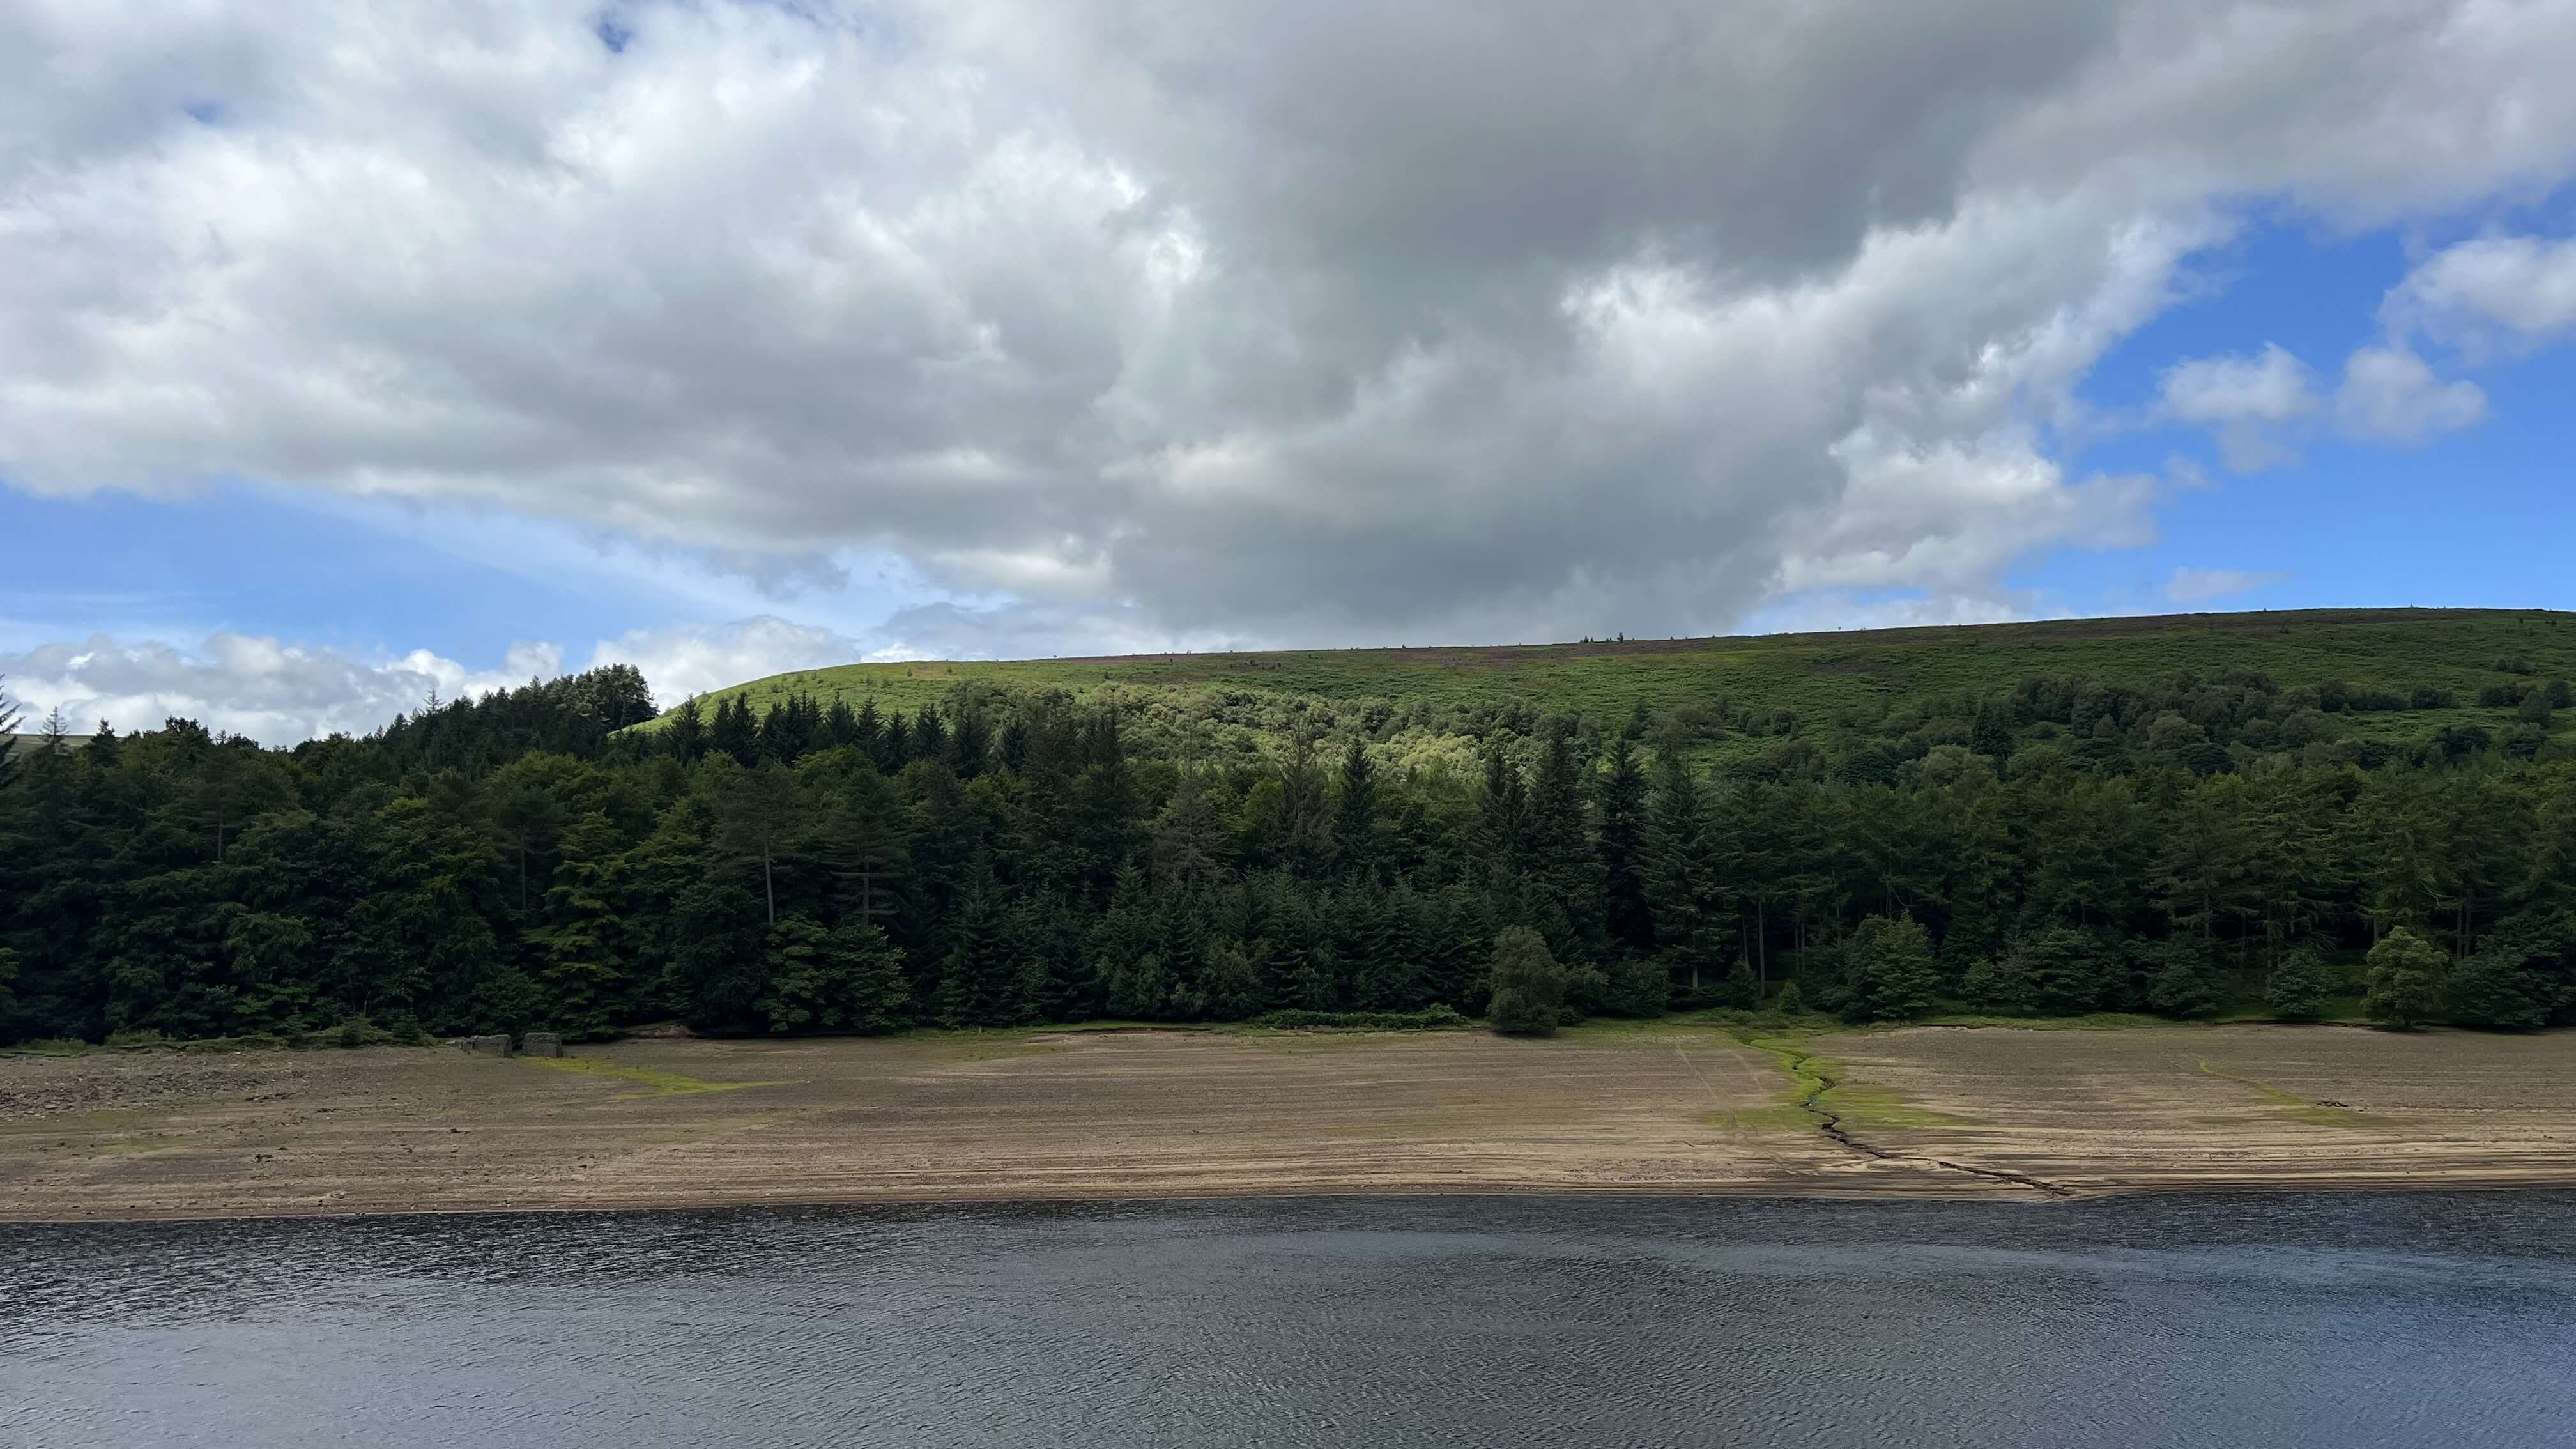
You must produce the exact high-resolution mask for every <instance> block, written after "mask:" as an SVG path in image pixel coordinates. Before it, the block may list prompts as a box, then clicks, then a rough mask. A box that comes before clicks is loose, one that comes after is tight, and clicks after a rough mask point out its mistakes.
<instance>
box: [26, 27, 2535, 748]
mask: <svg viewBox="0 0 2576 1449" xmlns="http://www.w3.org/2000/svg"><path fill="white" fill-rule="evenodd" d="M2570 74H2576V0H2320V3H2314V4H2302V3H2292V0H2275V3H2263V4H2256V3H2239V0H1954V3H1951V4H1947V5H1941V6H1921V7H1891V6H1887V5H1885V4H1881V3H1876V0H1745V3H1739V4H1730V5H1726V6H1709V5H1705V4H1693V3H1686V0H1589V3H1585V4H1580V5H1578V4H1571V3H1532V0H1473V3H1470V0H1412V3H1408V4H1406V5H1402V6H1384V5H1377V4H1359V3H1349V0H1295V3H1289V0H1193V3H1191V4H1188V5H1172V4H1168V3H1159V0H940V3H936V4H931V3H926V0H925V3H912V0H889V3H882V4H860V3H844V0H795V3H788V0H687V3H681V0H631V3H630V0H617V3H610V4H606V5H603V4H602V3H600V0H579V3H569V0H567V3H555V0H515V3H512V0H438V3H416V4H415V3H407V0H383V3H378V4H371V5H366V6H355V5H346V4H333V3H323V0H271V3H263V4H257V5H253V4H247V3H240V0H233V3H208V0H162V3H154V4H150V5H142V4H127V3H102V0H10V3H6V4H0V688H5V689H6V690H7V691H8V693H9V694H10V695H11V696H13V697H14V698H16V699H17V700H19V701H20V702H21V704H22V705H23V706H24V708H25V709H26V710H27V712H28V713H29V715H30V716H31V717H37V716H41V715H42V714H44V713H45V712H46V711H48V710H50V709H53V708H56V707H60V708H61V709H62V710H63V711H64V712H65V714H66V715H67V716H68V717H69V718H71V719H72V720H73V721H74V722H75V724H76V725H86V724H87V723H88V722H89V721H91V720H94V719H98V718H106V719H109V720H111V721H113V722H114V723H115V724H116V725H117V727H119V728H120V729H132V728H143V727H151V726H155V725H157V724H158V723H159V722H160V720H161V719H162V718H164V717H165V716H169V715H184V716H188V717H193V718H197V719H200V720H202V721H204V722H205V723H207V724H208V725H209V726H211V727H214V728H219V729H226V730H232V731H236V732H239V733H243V734H248V735H251V736H253V737H255V738H258V739H261V740H263V741H265V742H268V743H271V744H285V743H291V742H293V741H295V740H299V739H303V738H307V737H310V736H313V735H316V734H321V733H327V732H330V731H334V730H340V731H348V732H352V733H362V732H364V731H367V730H369V729H373V728H376V727H378V726H380V725H382V724H383V723H384V722H385V721H386V720H387V719H389V718H390V717H391V716H392V715H393V714H394V713H395V712H396V711H399V710H406V709H410V708H413V707H416V705H417V704H418V703H419V702H420V701H421V700H422V699H423V698H425V697H427V696H428V695H429V694H430V693H431V692H432V691H436V692H437V693H438V694H439V695H440V696H441V697H445V698H453V697H455V696H456V695H458V694H460V693H470V692H479V691H482V690H486V689H491V688H495V687H499V686H502V685H506V684H511V683H517V682H523V681H525V680H526V679H528V678H530V677H533V676H537V675H548V674H553V673H557V672H561V671H565V670H572V669H579V668H585V667H589V666H591V665H594V664H600V663H608V662H627V663H633V664H636V665H637V666H639V667H640V668H642V669H643V670H644V672H645V674H646V677H647V678H648V680H649V681H650V682H651V683H652V685H653V686H654V689H655V691H656V694H657V695H658V696H659V697H660V698H661V700H662V701H663V702H664V703H666V704H669V703H676V702H677V701H678V700H679V699H680V698H682V697H685V696H686V695H688V694H690V693H692V692H696V691H703V690H707V689H712V688H715V687H718V686H720V685H723V684H727V683H732V682H736V681H740V680H743V679H748V678H752V677H757V676H760V675H765V674H770V673H775V672H779V671H782V670H788V669H797V668H805V667H811V666H814V665H819V664H829V663H841V662H848V661H851V660H858V659H901V658H913V657H932V656H936V657H964V658H1016V657H1042V656H1047V655H1074V654H1096V653H1127V652H1140V651H1152V650H1163V649H1178V648H1192V649H1240V648H1259V647H1325V646H1337V645H1383V644H1399V643H1412V644H1420V643H1432V642H1438V643H1470V644H1472V643H1513V642H1529V641H1540V640H1554V639H1572V638H1577V637H1582V636H1587V635H1590V636H1602V635H1608V634H1613V633H1626V634H1629V635H1646V636H1658V635H1701V634H1714V633H1730V632H1742V631H1771V630H1783V629H1829V628H1855V627H1872V626H1880V625H1890V624H1909V623H1954V622H1975V621H1986V620H1997V619H2015V618H2032V617H2050V616H2061V615H2092V614H2116V613H2139V612H2171V611H2177V610H2212V609H2250V608H2274V609H2278V608H2300V607H2314V606H2366V605H2405V604H2422V605H2486V606H2498V607H2539V608H2576V570H2571V569H2569V568H2568V567H2567V566H2566V562H2567V557H2568V554H2569V552H2570V544H2571V542H2576V487H2571V484H2576V476H2571V470H2570V466H2569V464H2568V462H2567V458H2568V452H2569V450H2568V448H2567V446H2566V444H2567V443H2568V441H2569V436H2570V433H2571V430H2576V405H2571V400H2576V86H2571V85H2569V84H2568V83H2567V79H2566V78H2567V76H2568V75H2570Z"/></svg>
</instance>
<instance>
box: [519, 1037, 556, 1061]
mask: <svg viewBox="0 0 2576 1449" xmlns="http://www.w3.org/2000/svg"><path fill="white" fill-rule="evenodd" d="M519 1055H521V1056H523V1057H559V1056H562V1055H563V1037H562V1036H561V1035H559V1034H557V1033H555V1032H551V1031H532V1032H529V1033H528V1034H527V1035H525V1036H523V1037H520V1038H519Z"/></svg>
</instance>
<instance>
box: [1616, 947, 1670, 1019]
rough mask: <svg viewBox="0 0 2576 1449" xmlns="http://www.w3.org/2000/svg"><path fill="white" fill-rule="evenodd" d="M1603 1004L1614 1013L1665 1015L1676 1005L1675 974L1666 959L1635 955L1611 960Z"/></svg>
mask: <svg viewBox="0 0 2576 1449" xmlns="http://www.w3.org/2000/svg"><path fill="white" fill-rule="evenodd" d="M1603 974H1604V975H1605V976H1607V977H1608V978H1609V980H1608V985H1607V988H1606V989H1605V990H1604V991H1603V992H1602V999H1601V1005H1602V1008H1603V1009H1604V1010H1606V1011H1608V1012H1609V1013H1610V1014H1611V1015H1613V1016H1635V1017H1655V1016H1661V1015H1663V1014H1664V1013H1665V1011H1667V1010H1669V1009H1670V1008H1671V1006H1672V1000H1673V976H1672V972H1670V971H1668V970H1666V969H1665V967H1664V963H1663V962H1661V961H1656V960H1649V959H1646V958H1644V957H1637V956H1631V957H1626V958H1624V959H1621V960H1617V961H1613V962H1611V963H1610V969H1609V970H1608V971H1606V972H1604V973H1603Z"/></svg>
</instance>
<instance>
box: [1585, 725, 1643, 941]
mask: <svg viewBox="0 0 2576 1449" xmlns="http://www.w3.org/2000/svg"><path fill="white" fill-rule="evenodd" d="M1597 799H1598V801H1599V819H1600V827H1599V833H1598V836H1597V839H1596V842H1595V849H1596V852H1597V854H1598V856H1599V858H1600V862H1601V897H1602V909H1603V916H1604V921H1603V924H1604V925H1605V926H1606V927H1607V928H1608V930H1609V933H1610V942H1611V945H1612V947H1613V948H1614V949H1617V950H1620V951H1624V952H1627V953H1628V954H1631V955H1637V956H1643V955H1647V954H1650V953H1651V952H1653V950H1654V949H1655V918H1654V910H1653V907H1652V905H1651V904H1650V903H1649V901H1648V898H1647V891H1646V877H1647V874H1648V871H1649V866H1648V862H1647V860H1646V855H1645V837H1646V774H1645V771H1644V770H1643V769H1641V768H1640V767H1639V766H1638V764H1637V751H1636V747H1635V746H1634V745H1632V744H1630V743H1629V741H1628V738H1627V736H1625V735H1622V736H1620V737H1619V738H1618V739H1616V740H1613V741H1612V742H1611V745H1610V762H1609V768H1608V769H1607V770H1605V771H1604V772H1603V773H1602V776H1601V779H1600V783H1599V786H1598V794H1597Z"/></svg>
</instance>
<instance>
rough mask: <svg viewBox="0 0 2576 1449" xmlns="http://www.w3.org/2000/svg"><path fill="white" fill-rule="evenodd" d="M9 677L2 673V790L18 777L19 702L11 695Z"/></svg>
mask: <svg viewBox="0 0 2576 1449" xmlns="http://www.w3.org/2000/svg"><path fill="white" fill-rule="evenodd" d="M8 682H9V677H8V676H7V675H5V674H0V790H5V789H7V788H8V787H9V785H10V784H11V782H13V781H15V780H16V779H17V778H18V760H17V751H18V735H17V730H18V717H19V711H18V702H17V701H16V700H14V699H12V698H10V697H9V690H8V688H7V685H8Z"/></svg>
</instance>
